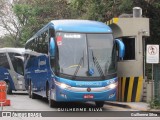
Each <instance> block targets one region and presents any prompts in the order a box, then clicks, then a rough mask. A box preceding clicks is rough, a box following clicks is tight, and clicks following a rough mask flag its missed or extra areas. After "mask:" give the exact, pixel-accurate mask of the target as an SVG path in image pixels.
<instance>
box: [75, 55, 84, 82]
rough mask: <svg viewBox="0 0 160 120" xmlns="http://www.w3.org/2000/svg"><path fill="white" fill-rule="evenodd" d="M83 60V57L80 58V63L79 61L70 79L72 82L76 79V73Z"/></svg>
mask: <svg viewBox="0 0 160 120" xmlns="http://www.w3.org/2000/svg"><path fill="white" fill-rule="evenodd" d="M83 59H84V56H82V57H81V59H80V61H79V64H78V66H77V67H76V70H75V72H74V75H73V77H72V80H74V79H75V78H76V75H77V73H78V71H79V68H80V67H81V64H82V61H83Z"/></svg>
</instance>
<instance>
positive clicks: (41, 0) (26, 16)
mask: <svg viewBox="0 0 160 120" xmlns="http://www.w3.org/2000/svg"><path fill="white" fill-rule="evenodd" d="M135 6H139V7H141V8H142V10H143V16H144V17H148V18H150V30H151V32H150V33H151V37H150V38H148V39H147V41H146V43H147V44H154V43H155V44H160V40H159V38H160V29H159V27H158V26H160V20H159V18H160V1H159V0H150V1H146V0H134V1H133V0H21V1H19V2H17V4H15V5H14V6H13V8H14V12H15V14H16V16H17V18H18V21H19V23H20V24H21V28H20V29H21V34H20V36H19V38H20V41H21V42H20V44H24V43H25V42H26V40H27V39H28V38H30V37H31V36H32V35H33V34H35V32H36V31H37V30H39V29H40V28H41V27H42V26H43V25H45V24H46V23H48V22H49V21H51V20H53V19H89V20H97V21H102V22H106V21H108V20H110V19H112V18H113V17H118V16H119V15H120V14H122V13H127V14H132V8H133V7H135Z"/></svg>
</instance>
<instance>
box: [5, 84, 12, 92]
mask: <svg viewBox="0 0 160 120" xmlns="http://www.w3.org/2000/svg"><path fill="white" fill-rule="evenodd" d="M6 83H7V94H12V89H11V84H10V82H6Z"/></svg>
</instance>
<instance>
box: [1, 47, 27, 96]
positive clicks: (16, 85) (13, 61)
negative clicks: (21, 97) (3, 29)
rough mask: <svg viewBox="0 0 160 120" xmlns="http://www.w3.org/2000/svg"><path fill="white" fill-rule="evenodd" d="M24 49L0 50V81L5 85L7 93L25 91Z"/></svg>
mask: <svg viewBox="0 0 160 120" xmlns="http://www.w3.org/2000/svg"><path fill="white" fill-rule="evenodd" d="M24 51H25V49H24V48H0V81H1V80H3V81H5V82H6V83H7V93H8V94H11V93H12V90H15V91H17V90H25V84H24V64H23V61H24V57H23V54H24Z"/></svg>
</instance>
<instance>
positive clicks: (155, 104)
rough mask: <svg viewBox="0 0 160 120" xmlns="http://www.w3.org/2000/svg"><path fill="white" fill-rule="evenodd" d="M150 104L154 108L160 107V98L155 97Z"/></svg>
mask: <svg viewBox="0 0 160 120" xmlns="http://www.w3.org/2000/svg"><path fill="white" fill-rule="evenodd" d="M149 104H150V108H152V109H160V100H158V99H157V98H155V99H153V100H152V101H151V102H150V103H149Z"/></svg>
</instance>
